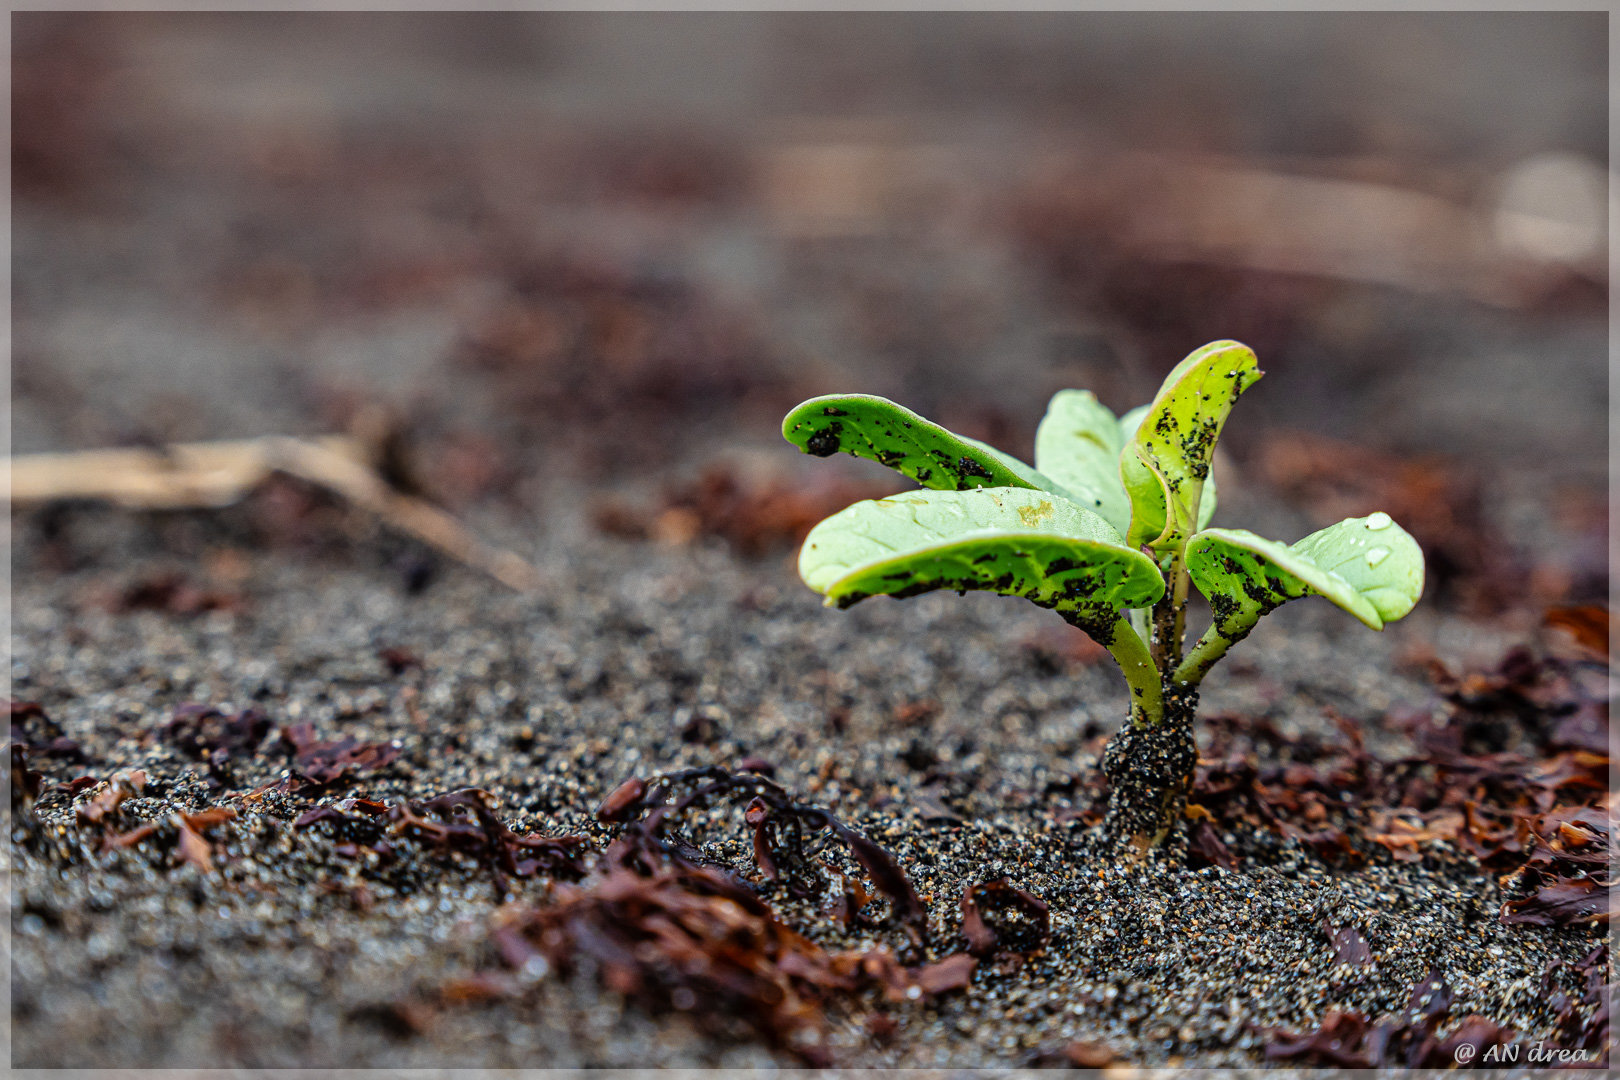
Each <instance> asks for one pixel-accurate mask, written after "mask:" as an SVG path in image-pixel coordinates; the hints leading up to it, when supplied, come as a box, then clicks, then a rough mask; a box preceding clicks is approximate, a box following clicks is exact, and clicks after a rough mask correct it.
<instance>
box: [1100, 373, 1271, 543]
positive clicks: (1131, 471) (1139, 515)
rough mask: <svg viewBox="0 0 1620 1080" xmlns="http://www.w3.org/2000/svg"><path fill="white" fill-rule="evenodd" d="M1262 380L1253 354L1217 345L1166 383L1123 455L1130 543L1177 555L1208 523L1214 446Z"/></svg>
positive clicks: (1128, 538) (1142, 419)
mask: <svg viewBox="0 0 1620 1080" xmlns="http://www.w3.org/2000/svg"><path fill="white" fill-rule="evenodd" d="M1262 374H1263V372H1261V370H1260V368H1259V362H1258V361H1257V360H1256V359H1255V356H1254V352H1253V351H1252V350H1250V349H1249V347H1248V346H1246V345H1241V344H1239V343H1238V342H1235V341H1215V342H1211V343H1210V344H1208V345H1205V346H1204V347H1203V348H1201V349H1198V350H1196V351H1194V352H1193V353H1192V354H1191V355H1189V356H1188V357H1187V358H1186V359H1185V360H1183V361H1182V362H1181V363H1179V364H1177V365H1176V366H1175V368H1174V369H1173V370H1172V371H1171V372H1170V374H1169V375H1168V376H1167V377H1166V378H1165V380H1164V385H1162V386H1161V387H1160V388H1159V393H1158V395H1157V396H1156V397H1155V398H1154V399H1153V402H1152V404H1150V405H1149V406H1148V407H1147V410H1146V412H1145V413H1143V415H1142V416H1141V417H1140V419H1139V422H1138V423H1137V426H1136V428H1135V432H1134V434H1133V435H1132V437H1131V438H1130V440H1129V442H1128V443H1127V444H1126V446H1125V450H1124V452H1123V453H1122V454H1121V455H1120V478H1121V480H1122V482H1123V483H1124V486H1125V490H1126V492H1127V493H1128V494H1129V496H1130V499H1131V524H1130V528H1129V529H1128V530H1127V534H1126V538H1127V540H1128V541H1129V542H1130V543H1132V544H1143V543H1145V544H1149V545H1151V546H1153V547H1155V548H1175V547H1177V546H1179V544H1180V543H1181V541H1182V540H1183V539H1184V538H1185V537H1187V536H1188V535H1190V534H1191V533H1193V532H1195V531H1196V530H1197V529H1198V528H1200V522H1204V521H1208V520H1209V516H1210V515H1211V514H1212V513H1213V512H1214V500H1213V499H1211V500H1210V505H1209V507H1208V508H1206V507H1205V506H1204V505H1203V503H1204V497H1203V496H1204V490H1205V488H1206V486H1207V483H1208V479H1209V475H1210V463H1211V462H1212V460H1213V459H1214V454H1215V441H1216V440H1217V439H1218V438H1220V434H1221V427H1222V426H1223V425H1224V424H1225V423H1226V417H1227V415H1228V414H1229V413H1230V412H1231V411H1232V406H1233V404H1234V403H1236V401H1237V399H1238V396H1239V395H1241V394H1242V393H1243V391H1245V390H1247V389H1248V388H1249V387H1250V386H1252V385H1254V383H1255V381H1256V380H1257V379H1259V378H1260V376H1261V375H1262ZM1127 417H1128V418H1131V419H1135V418H1134V417H1133V416H1132V415H1131V414H1127ZM1152 480H1157V481H1158V490H1157V491H1155V490H1154V484H1153V483H1152V482H1151V481H1152ZM1155 530H1157V531H1155Z"/></svg>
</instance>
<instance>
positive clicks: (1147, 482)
mask: <svg viewBox="0 0 1620 1080" xmlns="http://www.w3.org/2000/svg"><path fill="white" fill-rule="evenodd" d="M1150 408H1152V406H1150V405H1138V406H1137V407H1136V408H1134V409H1132V410H1131V411H1130V412H1128V413H1126V414H1125V415H1124V416H1121V417H1120V418H1119V430H1120V435H1121V438H1122V440H1123V442H1124V444H1125V445H1126V446H1127V447H1129V445H1130V444H1131V443H1132V442H1133V440H1134V439H1135V437H1136V429H1137V427H1138V425H1140V424H1141V422H1142V417H1144V416H1146V415H1147V412H1148V409H1150ZM1119 475H1120V481H1121V490H1122V491H1125V492H1126V499H1127V500H1129V502H1130V505H1131V507H1132V508H1133V509H1135V510H1136V514H1135V516H1132V517H1131V518H1130V520H1129V523H1128V524H1127V525H1125V526H1122V527H1121V529H1120V531H1121V532H1123V533H1125V534H1126V543H1128V544H1130V545H1131V546H1133V547H1141V546H1142V545H1143V544H1146V543H1148V542H1149V541H1152V540H1156V539H1158V538H1159V537H1160V536H1161V535H1163V533H1164V525H1165V513H1164V485H1163V484H1162V483H1160V482H1159V477H1158V476H1157V474H1155V473H1154V471H1153V470H1152V469H1150V468H1148V467H1147V466H1146V465H1144V464H1143V463H1142V459H1141V458H1139V457H1137V456H1136V454H1135V453H1134V452H1132V451H1130V450H1129V449H1126V450H1124V451H1122V452H1121V456H1120V459H1119ZM1215 495H1216V491H1215V469H1214V465H1213V462H1212V463H1211V467H1210V470H1209V475H1208V476H1206V477H1205V478H1204V494H1203V497H1202V498H1200V499H1199V500H1198V528H1200V529H1207V528H1208V527H1209V523H1210V521H1211V520H1212V519H1213V518H1214V517H1215Z"/></svg>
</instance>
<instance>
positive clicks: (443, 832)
mask: <svg viewBox="0 0 1620 1080" xmlns="http://www.w3.org/2000/svg"><path fill="white" fill-rule="evenodd" d="M492 801H493V797H492V796H491V795H490V793H489V792H487V791H484V790H482V789H481V788H462V789H461V790H459V791H452V792H447V793H446V794H443V795H438V796H435V797H434V798H431V799H426V800H423V801H422V802H410V801H403V802H399V803H395V804H393V805H386V804H384V803H379V802H373V801H371V800H369V799H352V798H351V799H345V800H343V801H342V802H340V803H337V804H335V805H331V806H317V807H313V808H312V809H310V810H308V811H306V812H305V813H304V814H302V815H300V816H299V818H298V820H297V821H295V822H294V823H293V826H294V828H298V829H308V828H311V827H313V826H315V825H317V824H320V823H323V822H324V823H325V824H326V825H327V827H328V828H329V829H330V830H331V833H332V835H333V836H334V837H335V838H337V839H338V840H340V841H341V846H340V848H339V849H338V850H339V851H340V852H342V853H347V854H358V851H359V848H361V847H365V848H369V849H370V850H372V851H373V852H375V853H376V854H378V855H379V856H381V857H382V858H383V861H384V862H389V861H392V859H393V858H394V855H395V846H396V845H397V844H398V843H402V842H410V843H413V844H417V845H419V846H421V847H423V848H426V849H428V850H430V851H433V852H435V853H438V854H440V855H451V854H461V855H465V856H468V857H470V858H472V859H474V860H475V861H477V862H479V863H481V864H482V865H483V866H485V867H486V868H487V869H488V870H489V871H490V873H491V874H492V875H493V876H494V878H495V884H496V889H497V891H498V892H500V893H502V894H504V893H505V892H506V891H507V886H506V881H505V879H506V878H507V877H514V878H531V877H536V876H539V875H542V874H543V875H546V876H549V877H553V878H562V879H567V880H577V879H578V878H580V877H583V876H584V875H585V872H586V867H585V865H584V864H583V862H582V861H581V858H582V855H583V852H584V849H585V848H586V846H587V842H586V840H585V838H584V837H582V836H519V835H518V834H517V833H514V832H513V831H512V830H511V829H509V828H508V827H507V826H506V823H505V822H503V821H502V820H501V819H500V817H499V815H497V814H496V813H495V811H494V809H493V807H492V806H491V803H492ZM345 849H347V850H346V851H345Z"/></svg>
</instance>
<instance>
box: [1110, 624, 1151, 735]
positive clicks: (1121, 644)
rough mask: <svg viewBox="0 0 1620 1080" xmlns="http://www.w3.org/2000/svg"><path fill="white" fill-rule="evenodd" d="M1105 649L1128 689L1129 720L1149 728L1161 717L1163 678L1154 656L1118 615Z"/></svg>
mask: <svg viewBox="0 0 1620 1080" xmlns="http://www.w3.org/2000/svg"><path fill="white" fill-rule="evenodd" d="M1107 649H1108V651H1109V652H1110V653H1112V654H1113V656H1114V660H1115V661H1116V662H1118V664H1119V669H1120V671H1122V672H1124V673H1125V681H1126V683H1128V684H1129V685H1130V688H1131V722H1132V723H1133V724H1135V725H1136V726H1138V727H1148V726H1151V725H1153V724H1157V723H1159V722H1160V721H1161V720H1162V719H1163V718H1164V679H1163V677H1162V676H1161V675H1160V674H1159V667H1158V665H1157V664H1155V663H1154V662H1153V655H1152V654H1151V653H1150V652H1149V651H1148V647H1147V643H1146V642H1144V641H1143V640H1142V638H1141V635H1139V634H1138V633H1137V632H1136V631H1135V630H1134V629H1133V628H1132V627H1131V624H1130V621H1129V620H1127V619H1125V618H1123V617H1121V618H1119V619H1117V620H1115V622H1114V636H1113V640H1111V641H1110V642H1109V643H1108V645H1107Z"/></svg>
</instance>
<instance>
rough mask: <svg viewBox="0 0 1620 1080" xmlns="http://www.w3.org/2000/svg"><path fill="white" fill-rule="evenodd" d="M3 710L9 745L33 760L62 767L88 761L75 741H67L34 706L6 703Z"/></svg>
mask: <svg viewBox="0 0 1620 1080" xmlns="http://www.w3.org/2000/svg"><path fill="white" fill-rule="evenodd" d="M4 708H5V712H6V716H7V717H8V719H9V720H10V721H11V744H12V745H13V746H20V747H23V748H24V749H25V750H26V751H27V753H28V754H29V755H31V756H32V757H33V758H35V759H36V760H37V759H39V758H42V757H43V758H53V759H55V760H57V761H61V762H64V763H66V764H82V763H84V762H86V761H88V760H90V759H89V756H88V755H87V754H86V753H85V752H84V748H83V747H82V746H80V745H79V743H78V741H77V740H75V739H70V738H68V737H67V735H65V734H64V733H63V731H62V728H61V726H60V725H59V724H57V723H56V721H54V720H52V719H51V718H50V716H49V715H47V714H46V712H45V709H44V707H43V706H42V705H40V704H39V703H38V702H35V701H7V702H6V703H5V706H4Z"/></svg>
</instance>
